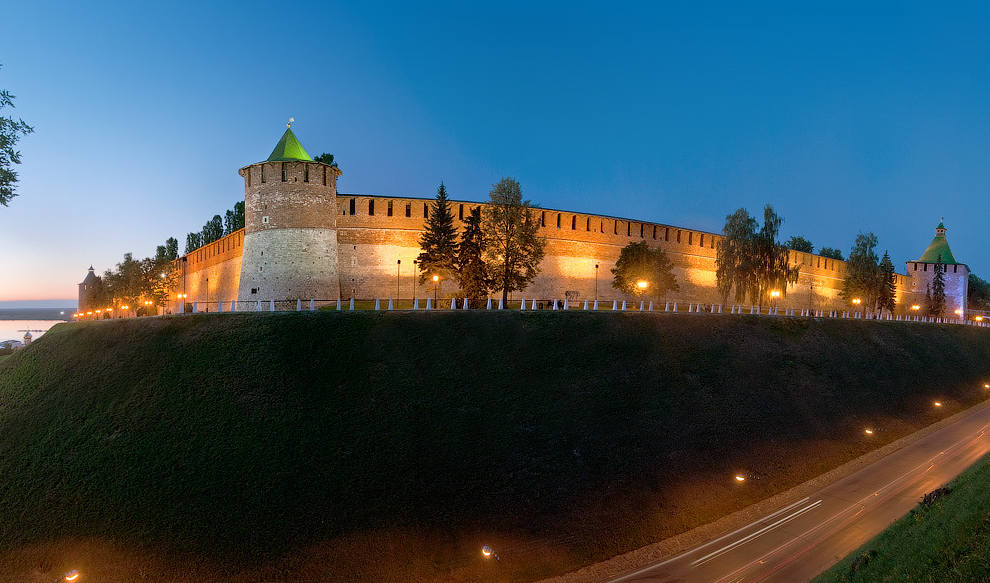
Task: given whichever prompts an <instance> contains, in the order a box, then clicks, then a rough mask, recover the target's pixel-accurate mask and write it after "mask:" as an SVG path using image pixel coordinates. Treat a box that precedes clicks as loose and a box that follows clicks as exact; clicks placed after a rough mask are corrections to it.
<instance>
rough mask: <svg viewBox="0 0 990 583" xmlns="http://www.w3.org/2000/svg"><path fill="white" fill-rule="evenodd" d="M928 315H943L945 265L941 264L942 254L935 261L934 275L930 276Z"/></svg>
mask: <svg viewBox="0 0 990 583" xmlns="http://www.w3.org/2000/svg"><path fill="white" fill-rule="evenodd" d="M928 305H929V310H928V315H930V316H935V317H937V318H941V317H942V316H944V315H945V266H944V265H942V255H941V254H939V256H938V259H937V260H936V261H935V277H933V278H932V299H931V301H930V302H929V304H928Z"/></svg>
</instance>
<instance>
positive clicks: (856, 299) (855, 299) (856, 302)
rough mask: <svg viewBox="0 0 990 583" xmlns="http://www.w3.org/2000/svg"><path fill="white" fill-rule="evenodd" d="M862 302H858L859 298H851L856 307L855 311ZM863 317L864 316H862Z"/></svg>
mask: <svg viewBox="0 0 990 583" xmlns="http://www.w3.org/2000/svg"><path fill="white" fill-rule="evenodd" d="M862 302H863V301H862V300H860V299H859V298H853V304H855V305H856V309H857V310H858V309H859V305H860V304H861V303H862ZM864 315H865V314H864Z"/></svg>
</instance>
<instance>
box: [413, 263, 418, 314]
mask: <svg viewBox="0 0 990 583" xmlns="http://www.w3.org/2000/svg"><path fill="white" fill-rule="evenodd" d="M418 267H419V260H418V259H413V305H415V304H416V284H417V281H416V276H417V275H418V274H417V273H416V269H417V268H418Z"/></svg>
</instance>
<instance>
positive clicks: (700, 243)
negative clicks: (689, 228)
mask: <svg viewBox="0 0 990 583" xmlns="http://www.w3.org/2000/svg"><path fill="white" fill-rule="evenodd" d="M704 246H705V234H704V233H702V234H700V235H698V247H704Z"/></svg>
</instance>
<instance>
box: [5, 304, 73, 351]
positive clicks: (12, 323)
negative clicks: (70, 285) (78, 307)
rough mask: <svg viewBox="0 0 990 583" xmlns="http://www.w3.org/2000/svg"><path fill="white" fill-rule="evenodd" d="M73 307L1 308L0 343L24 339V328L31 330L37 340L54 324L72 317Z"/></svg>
mask: <svg viewBox="0 0 990 583" xmlns="http://www.w3.org/2000/svg"><path fill="white" fill-rule="evenodd" d="M72 313H73V310H72V308H15V309H0V343H3V342H6V341H7V340H19V341H22V340H23V339H24V332H22V330H30V331H31V336H32V337H33V338H34V339H35V340H37V339H38V337H40V336H43V335H44V334H45V332H47V331H48V330H49V329H50V328H51V327H52V326H54V325H55V324H60V323H62V322H65V321H67V320H69V319H71V317H72Z"/></svg>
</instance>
